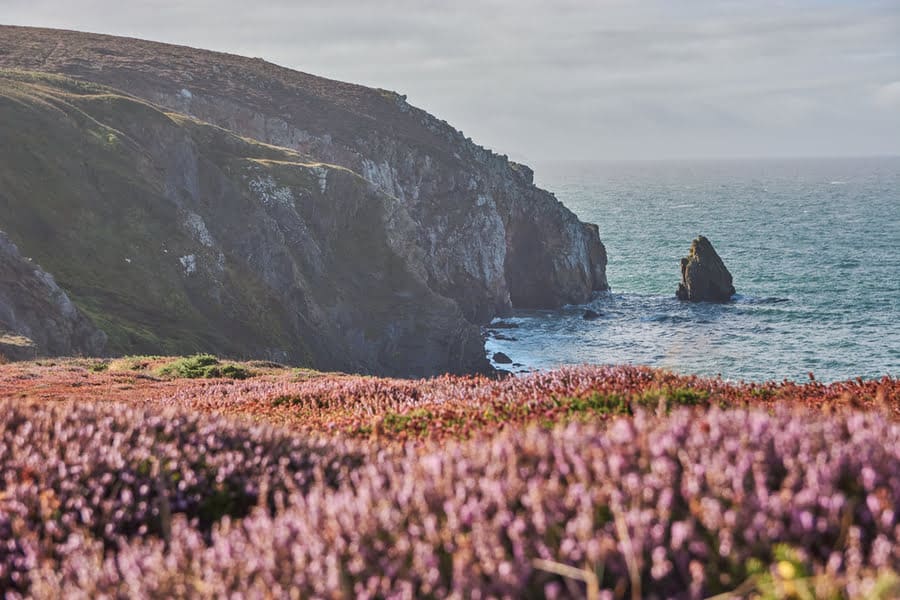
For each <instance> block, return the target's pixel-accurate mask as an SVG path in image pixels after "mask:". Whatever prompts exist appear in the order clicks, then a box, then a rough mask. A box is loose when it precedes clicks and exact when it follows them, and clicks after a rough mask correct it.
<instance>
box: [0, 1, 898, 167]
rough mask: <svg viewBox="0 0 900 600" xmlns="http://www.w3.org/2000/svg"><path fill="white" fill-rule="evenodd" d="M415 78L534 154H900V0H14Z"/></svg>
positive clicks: (73, 25) (461, 122) (504, 144)
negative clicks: (779, 0)
mask: <svg viewBox="0 0 900 600" xmlns="http://www.w3.org/2000/svg"><path fill="white" fill-rule="evenodd" d="M0 22H2V23H6V24H15V25H40V26H48V27H63V28H68V29H79V30H86V31H95V32H101V33H111V34H117V35H129V36H136V37H141V38H147V39H153V40H159V41H165V42H173V43H180V44H187V45H191V46H197V47H203V48H210V49H215V50H224V51H228V52H234V53H238V54H245V55H250V56H259V57H262V58H265V59H267V60H270V61H272V62H275V63H278V64H281V65H284V66H288V67H292V68H295V69H299V70H302V71H307V72H310V73H315V74H318V75H324V76H327V77H332V78H336V79H342V80H347V81H353V82H357V83H363V84H366V85H371V86H376V87H383V88H388V89H393V90H397V91H399V92H401V93H405V94H407V95H408V97H409V101H410V102H411V103H412V104H415V105H416V106H420V107H422V108H424V109H426V110H428V111H429V112H432V113H434V114H436V115H438V116H439V117H441V118H443V119H446V120H448V121H449V122H450V123H452V124H453V125H455V126H456V127H457V128H459V129H462V130H463V131H464V132H465V134H466V135H468V136H471V137H472V138H473V139H474V140H475V141H477V142H479V143H481V144H483V145H485V146H488V147H490V148H492V149H494V150H496V151H498V152H500V153H505V154H508V155H510V157H512V158H516V159H520V160H531V161H541V160H547V159H569V158H580V159H617V158H675V157H681V158H693V157H741V156H821V155H829V156H851V155H871V154H900V0H880V1H876V0H842V1H837V0H831V1H826V0H816V1H813V0H797V1H782V2H776V1H771V0H741V1H738V0H685V1H678V2H676V1H672V0H647V1H642V0H593V1H589V0H554V1H552V2H551V1H550V0H544V1H537V0H515V1H513V0H502V1H501V0H447V1H444V2H438V1H436V0H434V1H433V0H378V1H376V0H365V1H363V0H357V1H350V0H328V1H321V0H312V1H302V0H294V1H288V0H277V1H264V0H258V1H255V2H248V1H247V0H240V1H238V0H216V1H211V0H152V1H151V0H135V1H123V0H69V1H64V0H57V1H48V0H0Z"/></svg>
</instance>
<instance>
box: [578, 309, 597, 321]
mask: <svg viewBox="0 0 900 600" xmlns="http://www.w3.org/2000/svg"><path fill="white" fill-rule="evenodd" d="M600 316H601V315H600V313H598V312H597V311H596V310H591V309H587V310H586V311H584V314H583V315H581V318H582V319H584V320H585V321H596V320H597V319H599V318H600Z"/></svg>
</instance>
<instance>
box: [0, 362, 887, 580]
mask: <svg viewBox="0 0 900 600" xmlns="http://www.w3.org/2000/svg"><path fill="white" fill-rule="evenodd" d="M0 405H2V411H0V420H2V423H3V425H2V434H0V435H2V441H0V588H2V589H4V590H6V596H7V597H10V598H18V597H36V598H60V597H66V598H94V597H109V598H112V597H116V598H120V597H121V598H130V597H176V598H177V597H204V598H222V597H258V598H268V597H288V598H290V597H296V598H342V597H363V598H418V597H434V598H443V597H454V598H541V597H549V598H570V597H575V598H578V597H587V598H706V597H711V596H719V597H722V598H730V597H761V598H846V597H849V598H858V597H864V598H896V597H900V578H898V571H900V543H898V542H900V517H898V508H900V381H897V380H895V379H891V378H884V379H881V380H876V381H872V380H869V381H863V380H857V381H847V382H839V383H833V384H822V383H819V382H817V381H815V380H814V379H812V378H810V380H809V381H808V382H804V383H802V384H799V383H790V382H782V383H770V384H764V385H759V384H734V383H728V382H725V381H723V380H718V379H704V378H697V377H689V376H679V375H675V374H672V373H668V372H663V371H658V370H653V369H647V368H638V367H580V368H573V369H565V370H560V371H554V372H548V373H540V374H533V375H528V376H522V377H516V378H507V379H500V380H494V379H487V378H458V377H443V378H436V379H432V380H424V381H407V380H391V379H379V378H371V377H361V376H349V375H342V374H326V373H318V372H312V371H306V370H298V369H288V368H284V367H281V366H279V365H275V364H268V363H238V364H235V363H229V362H226V361H219V360H217V359H215V358H213V357H208V356H198V357H191V358H186V359H174V358H159V357H134V358H127V359H119V360H115V361H95V360H65V361H55V362H51V361H48V362H31V363H15V364H8V365H2V366H0Z"/></svg>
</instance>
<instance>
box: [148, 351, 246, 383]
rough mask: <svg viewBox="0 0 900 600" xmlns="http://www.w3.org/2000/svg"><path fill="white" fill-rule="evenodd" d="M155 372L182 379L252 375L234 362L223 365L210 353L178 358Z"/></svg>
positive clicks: (240, 377) (233, 377)
mask: <svg viewBox="0 0 900 600" xmlns="http://www.w3.org/2000/svg"><path fill="white" fill-rule="evenodd" d="M157 373H158V374H159V375H161V376H163V377H175V378H183V379H214V378H218V377H226V378H229V379H247V378H248V377H251V376H252V373H251V372H250V371H249V370H248V369H245V368H244V367H241V366H238V365H235V364H225V365H223V364H222V363H221V362H220V361H219V359H218V358H216V357H215V356H213V355H212V354H196V355H194V356H189V357H187V358H181V359H178V360H176V361H175V362H172V363H169V364H167V365H165V366H163V367H161V368H160V369H159V370H158V371H157Z"/></svg>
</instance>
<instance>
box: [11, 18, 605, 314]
mask: <svg viewBox="0 0 900 600" xmlns="http://www.w3.org/2000/svg"><path fill="white" fill-rule="evenodd" d="M0 65H6V66H14V67H19V68H28V69H34V70H41V71H49V72H55V73H65V74H68V75H73V76H76V77H79V78H83V79H87V80H90V81H97V82H101V83H104V84H107V85H110V86H113V87H115V88H118V89H120V90H123V91H126V92H128V93H130V94H134V95H136V96H138V97H140V98H144V99H147V100H149V101H151V102H153V103H156V104H159V105H161V106H164V107H166V108H168V109H170V110H173V111H177V112H180V113H183V114H188V115H192V116H194V117H197V118H199V119H202V120H204V121H208V122H210V123H214V124H216V125H219V126H221V127H224V128H226V129H229V130H231V131H234V132H237V133H239V134H240V135H242V136H246V137H250V138H253V139H257V140H260V141H263V142H265V143H269V144H274V145H277V146H282V147H286V148H290V149H294V150H297V151H299V152H302V153H304V154H307V155H309V156H313V157H315V158H316V159H317V160H320V161H322V162H327V163H332V164H337V165H342V166H344V167H347V168H349V169H350V170H352V171H354V172H356V173H358V174H360V175H361V176H363V177H364V178H365V179H367V180H368V181H370V182H372V183H373V184H374V185H375V186H377V187H378V188H379V189H380V190H381V191H383V192H385V193H386V194H388V195H390V196H392V197H394V198H396V199H397V200H399V201H400V202H401V203H402V204H403V206H404V207H405V208H406V209H407V211H408V213H409V214H410V216H411V217H412V219H413V221H414V222H415V224H416V231H415V238H416V242H417V243H418V245H419V246H420V247H421V248H422V249H423V251H424V252H425V258H424V261H423V266H424V268H425V271H426V274H427V279H428V283H429V285H430V287H432V289H434V290H435V291H436V292H438V293H439V294H441V295H443V296H446V297H449V298H452V299H454V300H456V301H457V302H458V304H459V305H460V307H461V308H462V310H463V311H464V313H465V314H466V316H467V317H468V318H470V319H472V320H474V321H477V322H484V321H486V320H488V319H489V318H491V317H493V316H495V315H496V314H498V313H502V312H504V311H506V310H508V309H509V308H511V307H512V306H516V307H523V308H549V307H555V306H559V305H561V304H565V303H573V302H584V301H586V300H587V299H588V298H589V297H590V294H591V292H592V291H594V290H602V289H606V288H607V287H608V286H607V282H606V252H605V249H604V247H603V245H602V243H601V242H600V239H599V235H598V230H597V228H596V227H595V226H591V225H586V224H584V223H581V222H580V221H578V219H577V218H576V217H575V215H574V214H573V213H571V212H570V211H569V210H567V209H566V208H565V207H564V206H563V205H562V204H561V203H559V202H558V201H557V200H556V199H555V198H554V197H553V196H552V195H551V194H549V193H547V192H545V191H543V190H541V189H539V188H537V187H535V186H534V184H533V180H532V173H531V170H530V169H528V168H527V167H524V166H522V165H517V164H515V163H512V162H510V161H508V160H507V159H506V157H504V156H498V155H496V154H494V153H492V152H490V151H488V150H486V149H484V148H482V147H480V146H478V145H476V144H474V143H473V142H472V141H471V140H470V139H467V138H465V137H464V135H463V134H462V133H461V132H459V131H457V130H455V129H454V128H452V127H451V126H450V125H448V124H447V123H446V122H444V121H440V120H438V119H436V118H435V117H433V116H431V115H429V114H428V113H426V112H424V111H422V110H419V109H417V108H415V107H413V106H410V105H409V104H408V103H407V102H406V99H405V97H404V96H401V95H398V94H396V93H394V92H388V91H385V90H374V89H370V88H366V87H363V86H357V85H352V84H347V83H341V82H336V81H330V80H327V79H323V78H319V77H315V76H312V75H307V74H304V73H299V72H296V71H292V70H289V69H284V68H281V67H277V66H275V65H272V64H269V63H266V62H264V61H262V60H259V59H250V58H244V57H239V56H233V55H227V54H220V53H213V52H206V51H199V50H194V49H190V48H183V47H178V46H169V45H163V44H155V43H152V42H145V41H140V40H123V39H120V38H112V37H108V36H98V35H88V34H82V33H74V32H62V31H52V30H35V29H25V28H0Z"/></svg>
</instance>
